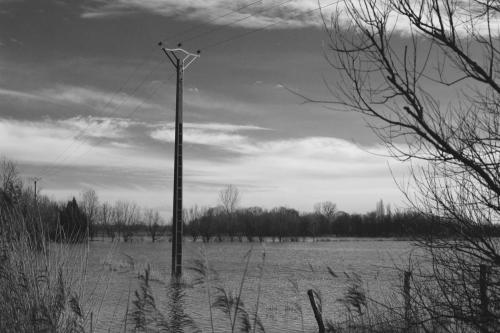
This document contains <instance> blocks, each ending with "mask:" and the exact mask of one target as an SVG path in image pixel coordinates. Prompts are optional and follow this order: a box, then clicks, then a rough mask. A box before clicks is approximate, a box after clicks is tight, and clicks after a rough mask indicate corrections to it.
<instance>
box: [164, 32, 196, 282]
mask: <svg viewBox="0 0 500 333" xmlns="http://www.w3.org/2000/svg"><path fill="white" fill-rule="evenodd" d="M158 45H159V46H160V47H161V49H162V50H163V52H164V53H165V55H166V56H167V57H168V59H169V60H170V62H171V63H172V65H173V66H174V68H175V69H176V72H177V86H176V102H175V152H174V154H175V156H174V191H173V192H174V201H173V205H172V209H173V218H172V277H174V278H177V279H178V278H180V277H181V276H182V225H183V222H182V104H183V103H182V102H183V101H182V97H183V91H182V88H183V79H184V70H185V69H187V67H188V66H189V65H190V64H192V63H193V61H195V60H196V59H197V58H198V57H199V56H200V51H198V52H197V53H196V54H194V53H190V52H187V51H186V50H184V49H181V44H179V45H177V48H172V49H171V48H166V47H164V46H163V43H161V42H160V43H158Z"/></svg>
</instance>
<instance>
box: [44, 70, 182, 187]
mask: <svg viewBox="0 0 500 333" xmlns="http://www.w3.org/2000/svg"><path fill="white" fill-rule="evenodd" d="M174 75H175V73H174V74H171V75H170V76H169V77H168V78H167V80H170V79H172V78H173V76H174ZM159 89H160V85H158V86H157V87H156V88H155V89H153V90H152V92H151V94H149V96H147V97H149V98H151V97H153V96H154V95H155V94H156V93H157V92H158V90H159ZM145 102H146V99H144V100H142V102H141V103H139V104H138V105H137V106H136V107H135V108H134V110H133V111H132V112H130V113H129V114H127V115H126V116H127V117H131V116H133V115H134V114H135V113H136V112H137V111H139V110H140V108H141V107H142V106H143V105H144V103H145ZM105 139H106V137H101V138H100V139H99V140H97V142H96V143H95V144H94V145H93V146H91V147H89V148H88V149H87V150H86V151H85V152H83V153H81V154H80V155H79V156H76V157H77V158H81V157H82V156H84V155H86V154H88V153H89V152H90V151H92V149H94V148H96V147H97V146H99V145H100V144H101V143H102V142H103V141H104V140H105ZM84 142H85V141H80V145H81V144H83V143H84ZM70 157H71V156H69V155H68V156H66V158H65V159H64V160H63V161H61V164H60V165H59V166H56V167H55V168H53V170H52V172H51V173H49V174H47V175H46V176H45V177H48V178H50V177H52V176H54V175H55V174H57V173H58V172H59V170H60V169H62V168H63V167H64V166H66V165H63V164H62V162H65V161H67V160H68V159H69V158H70ZM73 157H75V156H73Z"/></svg>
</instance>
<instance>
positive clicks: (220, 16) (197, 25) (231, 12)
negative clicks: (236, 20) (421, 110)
mask: <svg viewBox="0 0 500 333" xmlns="http://www.w3.org/2000/svg"><path fill="white" fill-rule="evenodd" d="M261 2H262V0H257V1H254V2H252V3H249V4H247V5H244V6H241V7H238V8H236V9H233V10H230V11H228V12H226V13H225V14H222V15H219V16H217V17H215V18H213V19H211V20H209V21H207V22H201V23H198V24H196V25H194V26H192V27H191V28H188V29H185V30H183V31H181V32H179V33H177V34H176V35H177V36H179V35H186V34H187V33H189V32H191V31H194V30H197V29H198V28H200V27H202V26H204V25H207V24H210V23H213V22H216V21H218V20H220V19H221V18H224V17H227V16H229V15H231V14H235V13H238V12H239V11H241V10H243V9H247V8H249V7H251V6H253V5H255V4H257V3H261ZM171 36H172V37H173V35H171ZM171 36H167V37H165V38H164V40H169V39H170V37H171Z"/></svg>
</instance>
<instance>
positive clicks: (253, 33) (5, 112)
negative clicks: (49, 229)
mask: <svg viewBox="0 0 500 333" xmlns="http://www.w3.org/2000/svg"><path fill="white" fill-rule="evenodd" d="M336 3H337V1H333V0H331V1H328V0H321V1H320V2H319V5H321V6H324V8H323V9H322V12H323V14H324V15H325V16H326V17H328V15H329V14H330V13H331V9H333V8H334V7H335V5H336ZM319 13H320V11H319V10H318V1H317V0H288V1H286V0H263V1H252V0H246V1H229V0H203V1H201V0H73V1H63V0H36V1H34V0H0V154H1V155H3V156H5V157H7V158H9V159H11V160H13V161H15V162H16V163H17V164H18V165H19V168H20V171H21V172H22V174H23V175H25V176H26V177H27V178H28V177H41V181H40V182H39V184H40V188H41V191H42V193H43V194H47V195H49V196H51V197H53V198H55V199H57V200H66V199H69V198H71V197H72V196H73V195H78V193H80V192H81V191H82V190H85V189H88V188H93V189H95V190H96V192H97V193H98V195H99V198H100V200H101V201H110V202H113V201H116V200H130V201H135V202H137V203H138V204H140V205H142V206H146V207H150V208H155V209H158V210H160V211H161V212H162V213H163V214H164V215H165V216H168V215H169V214H171V213H170V212H171V207H172V183H173V151H174V145H173V140H174V121H175V71H174V68H173V66H172V64H171V63H170V62H169V61H168V59H167V58H166V56H165V55H164V54H163V53H162V52H161V50H160V48H159V47H158V45H157V44H158V42H159V41H163V42H164V43H165V45H167V46H172V47H175V45H177V43H179V42H181V43H182V47H183V48H185V49H186V50H189V51H191V52H196V51H197V50H201V56H200V58H198V59H197V60H196V61H195V62H193V63H192V64H191V65H190V66H189V68H187V69H186V72H185V76H184V206H185V207H189V206H191V205H194V204H197V205H199V206H213V205H216V204H217V198H218V192H219V191H220V190H221V189H222V188H224V187H225V186H226V185H228V184H233V185H235V186H236V187H237V188H238V189H239V192H240V195H241V202H240V205H241V206H244V207H249V206H262V207H265V208H272V207H275V206H287V207H291V208H295V209H298V210H299V211H311V210H312V209H313V206H314V204H315V203H317V202H321V201H332V202H334V203H336V204H337V207H338V209H340V210H343V211H347V212H359V213H363V212H367V211H371V210H374V209H375V204H376V202H377V201H378V200H380V199H383V200H384V202H385V203H390V204H392V205H393V207H404V206H405V202H404V200H403V195H402V194H401V193H400V191H399V190H398V187H397V185H396V183H395V180H396V181H399V180H401V179H403V178H404V176H405V174H406V173H405V170H406V168H407V166H405V165H404V164H402V163H399V162H396V161H393V160H391V159H390V158H388V157H386V156H384V155H386V151H385V149H384V148H383V146H382V145H381V144H380V142H379V141H378V140H377V138H376V137H375V135H374V134H373V133H372V132H371V130H370V129H369V128H368V126H367V124H366V123H365V120H364V119H363V118H362V117H361V115H360V114H358V113H355V112H350V111H342V110H332V109H331V108H329V107H328V105H324V104H320V103H304V101H303V99H302V98H300V97H299V96H297V95H294V94H292V93H291V92H290V91H289V90H293V91H296V92H299V93H300V94H303V95H305V96H308V97H311V98H317V99H328V98H329V96H330V92H329V91H328V89H327V87H326V84H325V80H326V81H328V82H335V79H336V72H335V70H334V69H333V68H332V67H331V66H330V65H329V64H328V62H327V61H326V59H325V53H327V52H328V50H327V48H326V47H325V45H326V43H327V37H328V36H327V34H326V33H325V31H324V28H323V22H322V19H321V16H320V15H319ZM394 178H395V179H394Z"/></svg>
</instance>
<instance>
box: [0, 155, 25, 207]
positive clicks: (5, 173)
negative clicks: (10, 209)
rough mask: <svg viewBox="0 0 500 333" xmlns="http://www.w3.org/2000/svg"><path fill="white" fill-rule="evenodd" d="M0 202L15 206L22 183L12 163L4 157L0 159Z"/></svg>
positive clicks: (19, 195)
mask: <svg viewBox="0 0 500 333" xmlns="http://www.w3.org/2000/svg"><path fill="white" fill-rule="evenodd" d="M0 186H1V188H0V202H3V203H6V204H9V205H13V204H16V203H17V202H18V201H19V199H20V197H21V192H22V188H23V182H22V180H21V178H20V176H19V171H18V169H17V166H16V164H15V163H14V162H12V161H10V160H8V159H7V158H5V157H1V158H0Z"/></svg>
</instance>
